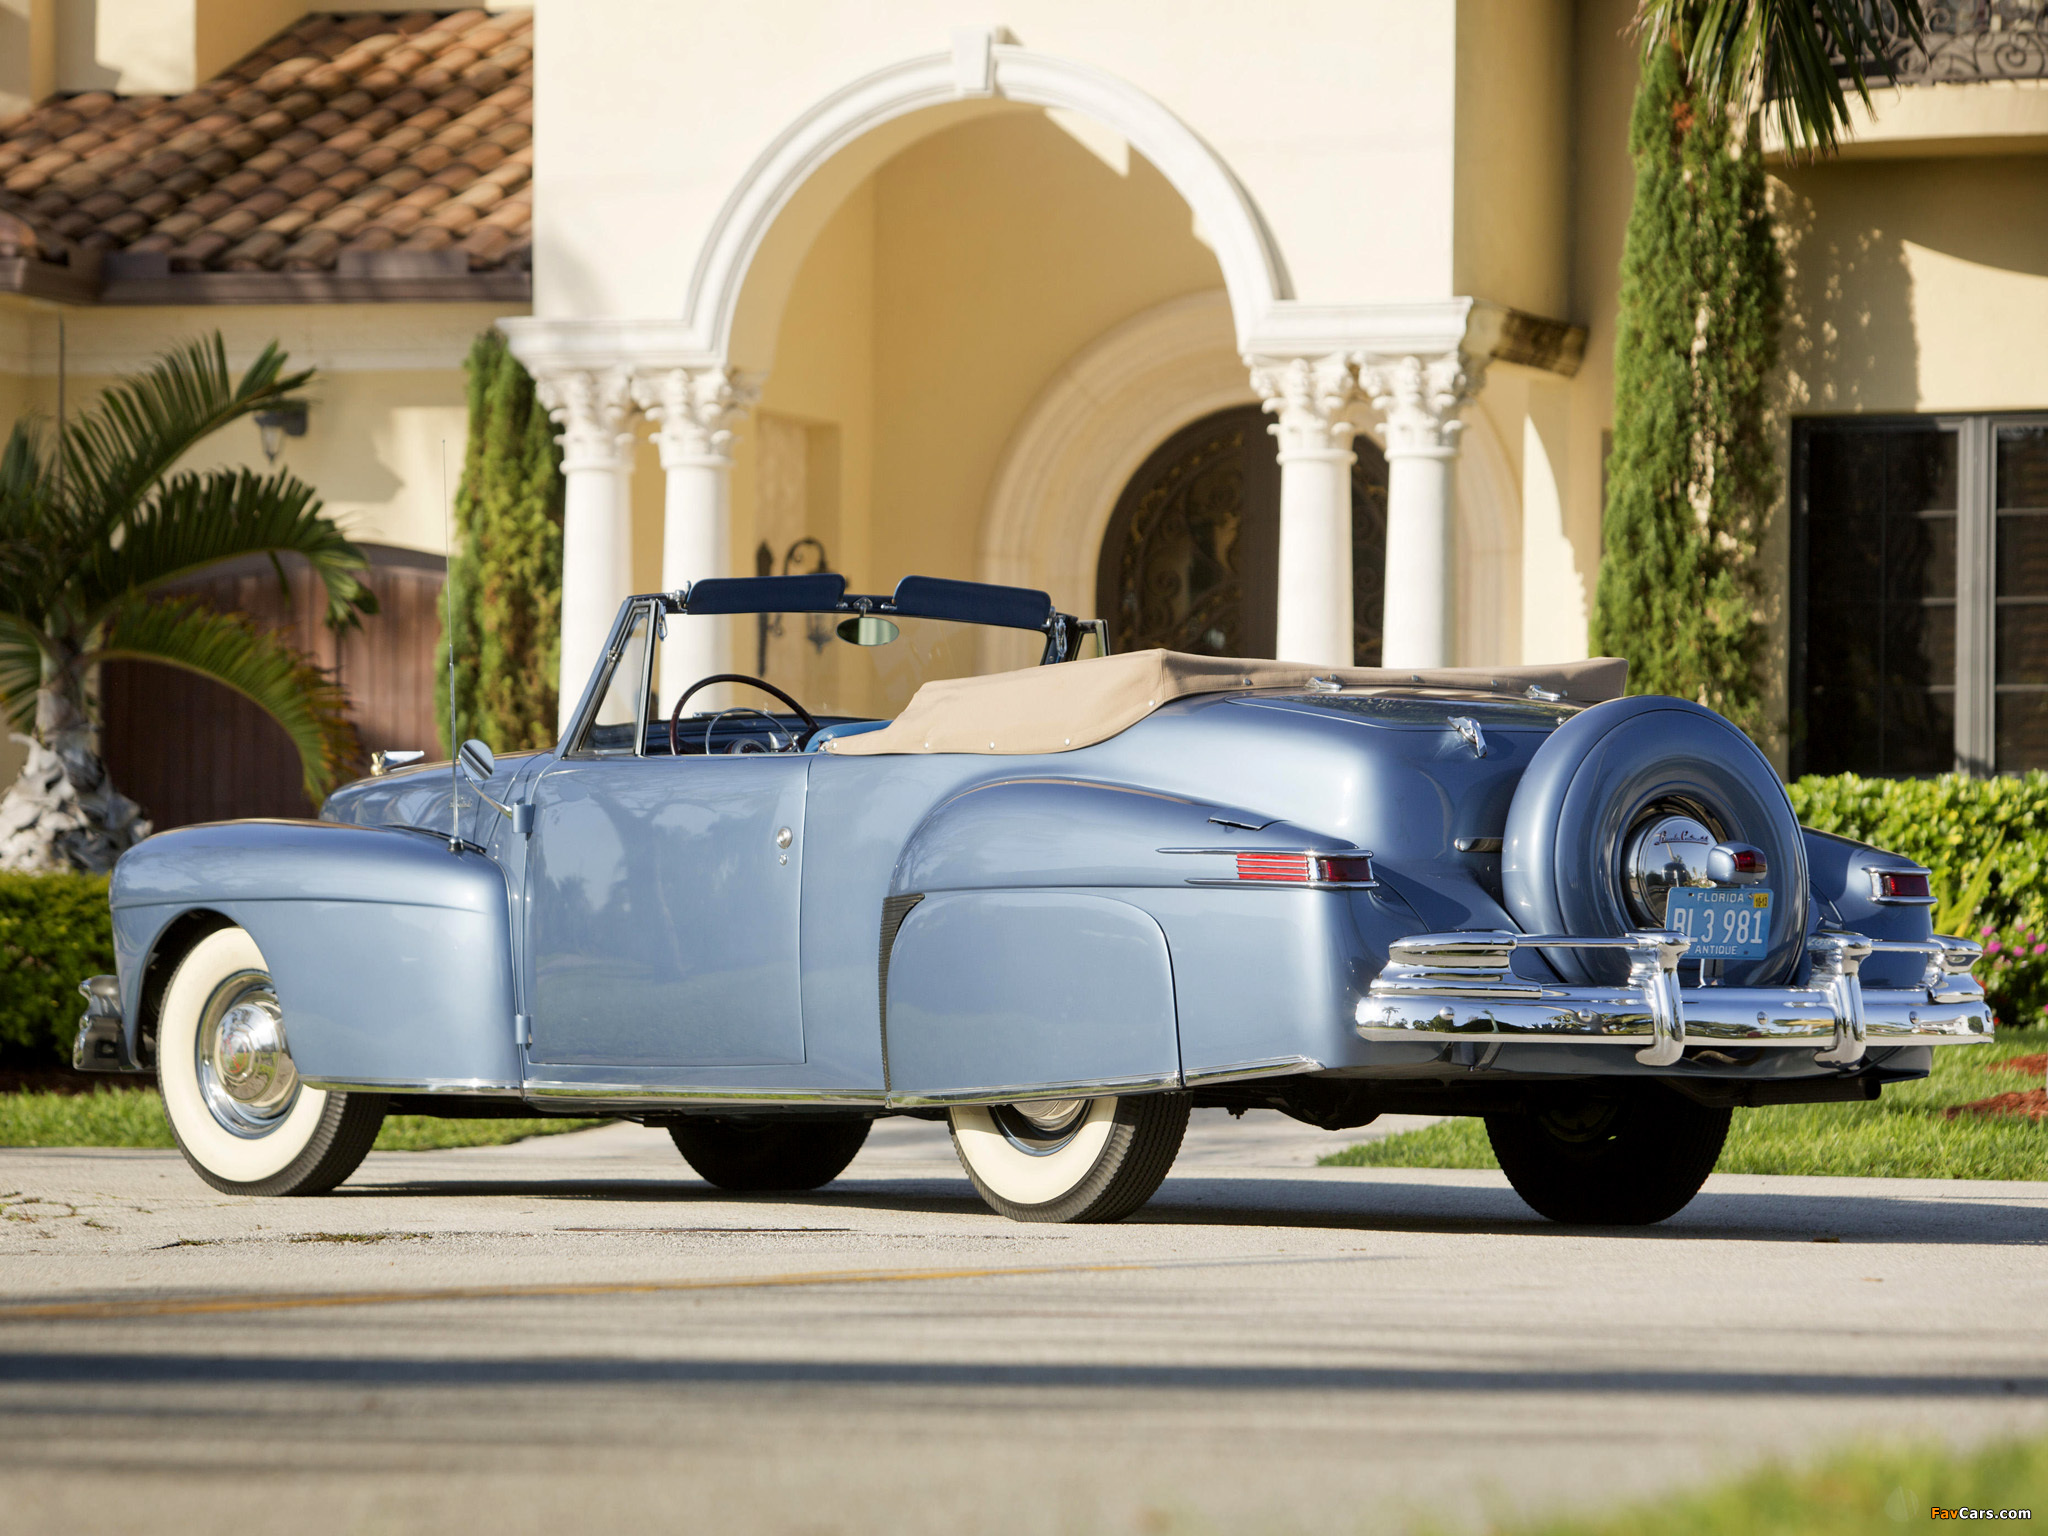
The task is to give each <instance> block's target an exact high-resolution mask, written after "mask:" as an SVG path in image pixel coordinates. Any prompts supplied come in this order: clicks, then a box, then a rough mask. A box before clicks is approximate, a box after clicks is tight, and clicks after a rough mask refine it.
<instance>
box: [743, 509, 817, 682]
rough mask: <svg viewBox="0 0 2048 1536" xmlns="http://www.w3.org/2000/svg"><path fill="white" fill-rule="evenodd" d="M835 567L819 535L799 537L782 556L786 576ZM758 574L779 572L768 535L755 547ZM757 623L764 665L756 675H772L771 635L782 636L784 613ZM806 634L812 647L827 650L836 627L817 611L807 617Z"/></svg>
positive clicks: (757, 636)
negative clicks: (827, 555) (832, 565)
mask: <svg viewBox="0 0 2048 1536" xmlns="http://www.w3.org/2000/svg"><path fill="white" fill-rule="evenodd" d="M807 551H808V568H807V557H806V552H807ZM831 569H832V567H831V565H830V563H829V562H828V561H827V559H826V556H825V546H824V545H823V544H822V543H820V542H819V541H818V540H816V539H810V538H804V539H798V540H797V541H796V542H795V543H794V544H792V545H790V546H789V548H788V550H786V551H785V552H784V553H783V556H782V574H783V575H785V576H814V575H816V574H817V573H819V572H820V571H829V570H831ZM754 574H755V575H756V576H773V575H774V574H775V551H774V549H773V548H771V547H770V546H769V543H768V541H767V540H766V539H763V540H762V541H761V546H760V548H758V549H756V550H755V551H754ZM755 626H756V638H757V640H758V642H759V651H760V665H759V669H758V672H757V674H756V675H757V676H760V677H766V676H767V675H768V637H769V636H770V635H773V636H775V637H777V638H778V639H779V638H780V637H781V635H782V615H781V614H779V613H778V614H776V615H775V616H774V617H773V618H770V617H769V616H768V615H767V614H765V613H764V614H762V615H761V616H760V617H759V618H758V619H757V620H755ZM804 638H805V639H806V640H808V641H810V642H811V649H813V650H815V651H823V650H824V649H825V647H826V646H828V645H830V644H831V643H832V631H831V630H830V629H829V628H827V627H826V623H825V616H824V615H823V614H821V613H814V614H811V615H810V616H809V617H808V618H806V619H805V620H804Z"/></svg>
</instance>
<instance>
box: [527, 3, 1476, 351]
mask: <svg viewBox="0 0 2048 1536" xmlns="http://www.w3.org/2000/svg"><path fill="white" fill-rule="evenodd" d="M990 19H991V18H990V15H989V13H988V11H987V10H986V8H985V7H983V6H981V5H979V4H976V3H972V0H899V3H896V4H893V5H891V6H889V7H886V8H882V9H876V8H872V7H851V6H818V5H816V4H811V3H806V0H759V3H755V4H750V5H746V6H728V7H723V8H711V9H706V8H704V7H698V6H679V5H674V4H671V3H668V0H582V3H579V4H577V5H575V6H557V7H547V6H543V7H541V8H540V9H539V11H538V12H537V23H538V28H539V34H540V36H539V45H538V49H537V54H536V66H537V69H538V79H537V90H538V94H539V98H540V100H541V101H542V102H544V103H545V104H546V105H545V106H544V108H543V111H544V113H545V114H546V116H545V120H544V121H545V126H544V128H543V131H542V133H541V135H540V139H539V144H538V159H537V162H536V166H535V185H536V200H537V207H538V208H539V209H540V210H541V215H540V224H539V229H538V238H537V244H536V262H535V266H536V281H537V289H536V312H537V313H539V314H542V315H548V316H553V315H563V316H572V315H573V316H591V315H596V316H603V315H617V316H632V317H640V316H675V315H679V314H680V313H681V311H682V306H683V296H684V291H685V288H686V286H687V283H688V280H689V276H690V273H689V263H690V261H691V260H692V259H693V258H694V255H695V252H696V251H697V250H698V248H699V246H700V245H701V244H702V241H703V238H704V235H705V233H706V231H707V230H708V229H709V227H710V225H711V223H712V220H713V218H714V216H715V214H716V213H717V210H718V208H719V206H720V204H721V203H722V202H723V200H724V199H725V197H726V195H727V193H728V192H729V190H730V189H731V188H732V187H733V186H734V185H735V184H736V183H738V182H739V180H740V179H741V177H742V174H743V173H744V171H745V170H746V168H747V166H748V164H749V163H750V162H751V161H753V159H754V158H755V157H756V156H757V155H759V154H760V153H761V152H762V151H763V149H764V148H766V147H767V146H768V145H769V144H770V143H771V142H772V141H773V140H774V139H775V138H776V136H777V135H778V134H780V133H781V132H782V131H783V130H784V129H785V128H786V127H787V126H788V125H789V124H790V123H791V122H792V121H794V120H795V119H796V118H797V117H798V116H799V115H801V114H802V113H803V112H805V111H806V110H807V109H808V108H809V107H811V106H812V105H813V104H814V103H816V102H817V101H819V100H820V99H821V98H823V97H825V96H826V95H827V94H829V93H831V92H835V91H838V90H839V89H841V88H842V87H844V86H846V85H847V84H848V83H849V82H851V81H853V80H856V79H858V78H859V77H861V76H862V75H865V74H867V73H869V72H871V71H874V70H876V69H879V68H882V67H883V66H886V65H890V64H894V63H897V62H899V61H901V60H903V59H906V58H910V57H913V56H918V55H934V54H943V53H945V52H946V51H947V50H948V49H949V48H950V46H951V34H952V31H953V29H954V28H956V27H972V26H979V25H986V24H988V22H989V21H990ZM1000 20H1001V21H1002V22H1003V23H1004V24H1006V25H1007V26H1008V27H1009V28H1011V29H1012V31H1013V32H1014V33H1015V34H1016V35H1017V36H1018V38H1019V39H1020V40H1021V42H1022V43H1023V44H1024V45H1026V46H1027V47H1029V48H1031V49H1033V50H1035V51H1040V52H1045V53H1051V54H1057V55H1060V56H1063V57H1067V58H1071V59H1075V60H1079V61H1083V62H1085V63H1086V64H1087V65H1089V66H1091V67H1093V68H1096V69H1100V70H1104V71H1107V72H1110V73H1112V74H1115V75H1117V76H1120V77H1122V78H1123V79H1125V80H1128V81H1130V82H1131V83H1132V84H1134V85H1136V86H1137V87H1138V88H1140V89H1141V90H1144V91H1146V92H1148V93H1150V94H1151V95H1152V96H1153V97H1155V98H1157V99H1158V100H1159V101H1161V102H1162V103H1164V104H1165V105H1166V106H1167V107H1168V108H1170V109H1171V110H1172V111H1174V112H1175V113H1177V114H1179V116H1180V117H1181V118H1182V119H1183V120H1184V121H1186V122H1187V123H1188V124H1189V125H1190V126H1191V127H1192V128H1193V129H1194V131H1195V132H1196V133H1198V134H1200V135H1201V136H1202V137H1203V138H1204V139H1205V140H1206V141H1207V142H1208V143H1209V144H1210V145H1211V146H1213V147H1214V148H1215V150H1216V151H1217V152H1218V153H1219V154H1220V155H1221V156H1222V157H1223V159H1224V160H1225V161H1226V162H1227V163H1228V164H1229V165H1230V167H1231V168H1232V169H1233V170H1234V171H1235V172H1236V174H1237V175H1238V177H1239V178H1241V179H1242V181H1243V183H1244V184H1245V186H1246V187H1247V189H1248V190H1249V192H1250V194H1251V196H1252V197H1253V199H1254V200H1255V201H1256V202H1257V204H1258V205H1259V207H1260V208H1261V209H1262V210H1263V211H1264V213H1265V216H1266V218H1267V220H1268V221H1269V222H1270V224H1271V226H1272V229H1273V231H1274V233H1275V235H1276V236H1277V238H1278V240H1279V243H1280V245H1281V248H1282V249H1283V251H1284V252H1285V255H1286V260H1287V263H1288V267H1289V270H1290V273H1291V275H1292V279H1293V284H1294V287H1295V290H1296V292H1297V293H1298V294H1299V295H1300V296H1301V297H1303V298H1308V299H1316V300H1328V301H1359V300H1369V301H1379V300H1386V299H1398V298H1432V297H1443V296H1447V295H1449V294H1450V292H1451V291H1452V287H1451V276H1452V275H1451V259H1450V245H1451V222H1452V220H1451V198H1452V165H1451V138H1452V134H1451V127H1452V110H1453V108H1452V103H1453V99H1454V92H1453V89H1452V81H1453V75H1454V71H1455V63H1456V61H1455V52H1456V47H1455V30H1456V28H1455V20H1456V11H1455V8H1454V7H1453V6H1451V5H1420V6H1418V5H1414V4H1412V3H1408V0H1363V3H1359V0H1353V3H1349V4H1337V3H1333V0H1309V3H1304V4H1302V5H1299V6H1296V7H1294V8H1292V9H1291V10H1290V11H1289V13H1288V15H1287V18H1286V25H1285V27H1284V28H1282V29H1276V28H1275V27H1274V25H1273V18H1272V16H1271V14H1270V13H1268V12H1267V11H1265V10H1262V9H1261V8H1259V7H1255V6H1243V5H1236V4H1226V3H1223V0H1195V3H1186V0H1183V3H1177V4H1175V3H1168V0H1127V3H1124V4H1121V5H1115V6H1105V5H1101V4H1097V3H1087V0H1019V3H1017V4H1013V5H1010V6H1008V7H1006V8H1005V9H1004V11H1003V12H1002V13H1001V16H1000ZM621 38H631V39H632V40H633V44H632V46H631V47H630V48H623V49H622V48H621V47H620V46H619V39H621ZM679 253H680V259H679Z"/></svg>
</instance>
